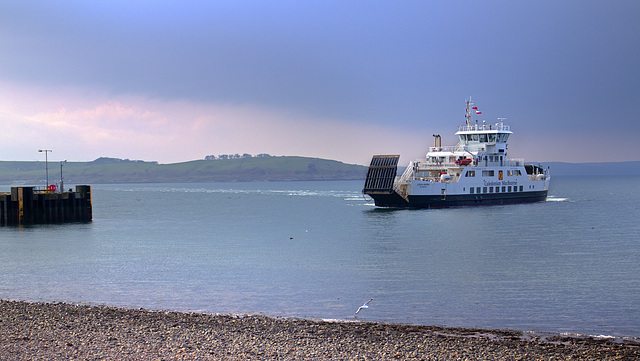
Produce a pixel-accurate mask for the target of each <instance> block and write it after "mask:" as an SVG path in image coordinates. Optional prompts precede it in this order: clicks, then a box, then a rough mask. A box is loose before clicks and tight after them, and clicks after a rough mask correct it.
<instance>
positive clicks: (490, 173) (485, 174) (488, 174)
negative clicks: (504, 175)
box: [482, 170, 495, 177]
mask: <svg viewBox="0 0 640 361" xmlns="http://www.w3.org/2000/svg"><path fill="white" fill-rule="evenodd" d="M482 176H483V177H493V176H495V173H494V171H492V170H483V171H482Z"/></svg>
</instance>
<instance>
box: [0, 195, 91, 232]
mask: <svg viewBox="0 0 640 361" xmlns="http://www.w3.org/2000/svg"><path fill="white" fill-rule="evenodd" d="M92 218H93V214H92V207H91V186H88V185H79V186H76V190H75V192H73V191H71V190H70V191H69V192H61V193H56V192H49V191H48V190H39V189H37V188H36V187H11V193H0V226H21V225H29V224H44V223H67V222H90V221H91V220H92Z"/></svg>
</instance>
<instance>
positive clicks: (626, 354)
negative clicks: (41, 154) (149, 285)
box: [0, 300, 640, 360]
mask: <svg viewBox="0 0 640 361" xmlns="http://www.w3.org/2000/svg"><path fill="white" fill-rule="evenodd" d="M0 359H1V360H53V359H57V360H72V359H80V360H248V359H257V360H265V359H277V360H328V359H331V360H396V359H400V360H405V359H410V360H414V359H418V360H640V344H639V343H637V342H634V341H623V342H615V341H614V340H611V339H604V340H600V339H594V338H577V337H561V336H548V337H544V338H541V337H540V336H536V335H533V334H527V333H523V332H519V331H499V330H477V329H461V328H444V327H435V326H410V325H396V324H386V323H373V322H325V321H317V320H301V319H281V318H271V317H264V316H232V315H210V314H197V313H179V312H160V311H146V310H130V309H120V308H112V307H104V306H83V305H80V306H78V305H70V304H64V303H28V302H21V301H2V300H0Z"/></svg>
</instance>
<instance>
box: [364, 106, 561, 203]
mask: <svg viewBox="0 0 640 361" xmlns="http://www.w3.org/2000/svg"><path fill="white" fill-rule="evenodd" d="M466 108H467V109H466V114H465V118H466V123H465V124H464V125H461V126H459V127H458V131H457V132H456V135H457V136H458V139H459V142H458V144H457V145H455V146H449V147H443V146H442V139H441V137H440V135H434V136H433V137H434V145H433V147H430V148H429V151H428V152H427V154H426V158H425V159H421V160H416V161H413V162H410V163H409V165H408V166H407V168H406V170H405V171H404V172H403V173H402V175H401V176H399V177H397V169H398V159H399V158H400V156H399V155H374V156H373V158H372V159H371V164H370V166H369V170H368V172H367V178H366V180H365V184H364V189H363V190H362V192H363V193H364V194H367V195H369V196H370V197H371V198H373V200H374V202H375V205H376V206H379V207H395V208H443V207H457V206H481V205H493V204H514V203H529V202H539V201H544V200H546V198H547V191H548V189H549V182H550V180H551V176H550V174H549V170H548V169H543V168H542V167H541V166H540V165H539V164H537V165H535V164H525V162H524V159H509V158H508V157H507V140H508V139H509V136H510V135H511V134H513V132H512V131H511V129H510V127H509V126H508V125H506V124H504V120H505V119H500V118H499V119H498V122H497V123H495V124H486V122H485V121H483V122H482V123H478V120H475V121H473V118H474V116H477V114H481V113H480V112H479V111H478V110H477V109H478V108H477V107H476V106H474V104H473V102H471V100H467V101H466Z"/></svg>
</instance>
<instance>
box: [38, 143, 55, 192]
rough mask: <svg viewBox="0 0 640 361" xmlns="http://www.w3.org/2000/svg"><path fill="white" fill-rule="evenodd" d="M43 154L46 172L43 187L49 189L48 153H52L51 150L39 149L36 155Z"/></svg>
mask: <svg viewBox="0 0 640 361" xmlns="http://www.w3.org/2000/svg"><path fill="white" fill-rule="evenodd" d="M42 152H44V167H45V169H46V171H47V184H46V185H45V188H46V189H49V154H48V153H49V152H52V150H51V149H39V150H38V153H42Z"/></svg>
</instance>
